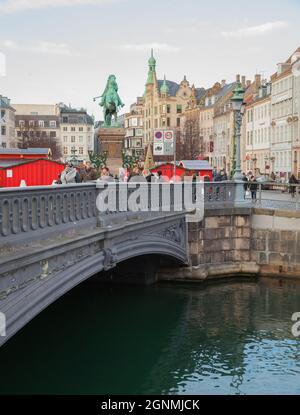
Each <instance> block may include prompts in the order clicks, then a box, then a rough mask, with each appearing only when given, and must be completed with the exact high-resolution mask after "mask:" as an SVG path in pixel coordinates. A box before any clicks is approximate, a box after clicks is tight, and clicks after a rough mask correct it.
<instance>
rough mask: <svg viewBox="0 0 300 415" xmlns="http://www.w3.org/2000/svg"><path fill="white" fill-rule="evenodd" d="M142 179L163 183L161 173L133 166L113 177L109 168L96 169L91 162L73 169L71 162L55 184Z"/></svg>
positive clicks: (121, 170)
mask: <svg viewBox="0 0 300 415" xmlns="http://www.w3.org/2000/svg"><path fill="white" fill-rule="evenodd" d="M138 176H140V177H144V178H145V179H146V180H147V182H151V181H155V182H162V181H164V178H163V175H162V172H161V171H158V172H157V173H155V174H154V173H151V171H150V170H148V169H140V168H139V167H138V166H134V167H133V168H132V169H129V171H128V170H127V169H120V173H119V175H113V174H112V173H111V172H110V169H109V167H107V166H105V167H100V168H99V169H96V168H94V167H93V166H92V164H91V162H89V161H85V162H84V163H83V164H82V165H81V166H79V167H75V166H74V164H73V163H72V162H68V163H67V164H66V167H65V169H64V170H63V171H62V173H61V174H60V175H59V177H58V179H57V180H56V182H55V183H56V184H75V183H87V182H92V181H94V180H101V181H112V180H115V181H118V182H127V181H129V180H132V179H133V178H134V177H138Z"/></svg>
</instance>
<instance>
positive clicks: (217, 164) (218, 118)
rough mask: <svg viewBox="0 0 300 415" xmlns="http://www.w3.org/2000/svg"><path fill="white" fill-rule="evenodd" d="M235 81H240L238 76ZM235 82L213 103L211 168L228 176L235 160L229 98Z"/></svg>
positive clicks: (232, 119)
mask: <svg viewBox="0 0 300 415" xmlns="http://www.w3.org/2000/svg"><path fill="white" fill-rule="evenodd" d="M237 81H238V82H239V81H240V77H239V75H238V76H237ZM235 86H236V82H233V83H231V84H229V85H227V86H226V87H224V90H223V93H222V94H221V95H220V96H219V98H218V99H217V100H216V102H215V103H214V119H213V151H212V154H211V163H212V166H213V167H214V168H215V169H216V170H217V171H220V170H224V171H225V172H226V173H227V174H230V173H231V171H232V169H233V167H234V158H235V141H234V137H235V123H234V112H233V109H232V103H231V98H232V94H233V90H234V88H235Z"/></svg>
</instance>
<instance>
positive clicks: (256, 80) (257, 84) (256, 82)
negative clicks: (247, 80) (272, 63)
mask: <svg viewBox="0 0 300 415" xmlns="http://www.w3.org/2000/svg"><path fill="white" fill-rule="evenodd" d="M254 82H255V86H256V87H260V86H261V75H260V74H256V75H255V81H254Z"/></svg>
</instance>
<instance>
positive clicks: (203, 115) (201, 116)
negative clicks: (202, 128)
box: [200, 111, 213, 121]
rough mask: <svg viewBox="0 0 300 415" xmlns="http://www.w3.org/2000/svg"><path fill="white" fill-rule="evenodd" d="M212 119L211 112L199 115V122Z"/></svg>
mask: <svg viewBox="0 0 300 415" xmlns="http://www.w3.org/2000/svg"><path fill="white" fill-rule="evenodd" d="M212 118H213V112H211V111H204V112H201V113H200V121H207V120H211V119H212Z"/></svg>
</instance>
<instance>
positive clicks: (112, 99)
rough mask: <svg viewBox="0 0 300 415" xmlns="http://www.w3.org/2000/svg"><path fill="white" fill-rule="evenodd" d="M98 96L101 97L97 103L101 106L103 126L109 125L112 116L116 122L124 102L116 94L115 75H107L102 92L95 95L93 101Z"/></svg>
mask: <svg viewBox="0 0 300 415" xmlns="http://www.w3.org/2000/svg"><path fill="white" fill-rule="evenodd" d="M98 98H101V101H100V103H99V105H100V107H103V118H104V127H110V126H111V121H112V117H114V119H115V123H117V115H118V111H119V109H120V108H122V107H124V104H123V102H122V101H121V98H120V97H119V94H118V84H117V81H116V77H115V75H109V77H108V80H107V83H106V87H105V90H104V92H103V94H102V95H100V96H99V97H95V98H94V101H96V99H98Z"/></svg>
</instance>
